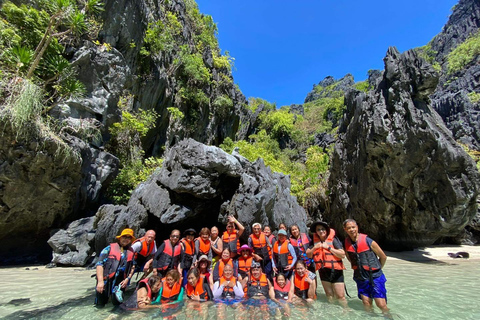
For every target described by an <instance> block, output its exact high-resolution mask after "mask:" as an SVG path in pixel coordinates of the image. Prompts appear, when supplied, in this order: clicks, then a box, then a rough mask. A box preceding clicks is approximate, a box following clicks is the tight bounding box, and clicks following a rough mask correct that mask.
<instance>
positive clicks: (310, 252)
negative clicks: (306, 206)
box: [307, 221, 347, 307]
mask: <svg viewBox="0 0 480 320" xmlns="http://www.w3.org/2000/svg"><path fill="white" fill-rule="evenodd" d="M310 231H311V232H312V234H313V240H312V242H311V244H310V247H309V248H308V249H307V256H308V257H309V258H313V261H314V262H315V270H318V274H319V276H320V280H321V282H322V286H323V290H324V291H325V295H326V296H327V299H328V301H329V302H333V301H334V299H335V297H336V298H337V299H338V302H339V303H340V304H341V305H342V306H343V307H347V300H346V299H345V283H344V277H343V270H344V269H345V267H344V265H343V262H342V259H343V258H345V250H343V245H342V243H341V242H340V240H338V238H337V237H336V235H335V230H334V229H332V228H330V227H329V225H328V224H327V223H326V222H323V221H317V222H315V223H313V224H312V225H311V226H310Z"/></svg>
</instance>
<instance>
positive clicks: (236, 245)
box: [222, 230, 240, 253]
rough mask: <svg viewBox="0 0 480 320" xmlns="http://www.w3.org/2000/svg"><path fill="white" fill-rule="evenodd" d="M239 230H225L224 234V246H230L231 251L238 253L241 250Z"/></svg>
mask: <svg viewBox="0 0 480 320" xmlns="http://www.w3.org/2000/svg"><path fill="white" fill-rule="evenodd" d="M237 234H238V230H234V231H233V232H232V233H228V231H225V232H224V233H223V236H222V241H223V248H224V249H225V248H229V249H230V252H232V253H237V252H238V250H240V240H239V239H238V236H237Z"/></svg>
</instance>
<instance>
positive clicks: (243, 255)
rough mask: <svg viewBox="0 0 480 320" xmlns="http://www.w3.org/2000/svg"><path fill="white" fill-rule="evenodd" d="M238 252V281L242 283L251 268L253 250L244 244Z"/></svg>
mask: <svg viewBox="0 0 480 320" xmlns="http://www.w3.org/2000/svg"><path fill="white" fill-rule="evenodd" d="M238 252H239V253H240V256H239V257H238V260H237V265H238V279H239V280H240V281H242V279H246V278H247V276H248V273H249V272H250V268H251V267H252V263H253V261H254V260H253V256H252V252H253V249H252V248H250V247H249V246H248V245H246V244H244V245H242V246H241V247H240V249H239V250H238Z"/></svg>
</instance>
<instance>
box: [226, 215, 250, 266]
mask: <svg viewBox="0 0 480 320" xmlns="http://www.w3.org/2000/svg"><path fill="white" fill-rule="evenodd" d="M235 225H236V226H237V227H238V230H236V229H235ZM244 231H245V228H244V226H243V225H242V224H241V223H240V222H238V220H237V219H235V217H234V216H232V215H229V216H228V223H227V231H225V232H224V233H223V236H222V241H223V248H227V247H228V248H229V249H230V256H231V257H232V258H235V257H236V256H237V251H238V249H240V236H241V235H242V234H243V232H244Z"/></svg>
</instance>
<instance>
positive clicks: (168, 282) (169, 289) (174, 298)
mask: <svg viewBox="0 0 480 320" xmlns="http://www.w3.org/2000/svg"><path fill="white" fill-rule="evenodd" d="M182 300H183V287H182V277H181V276H180V273H179V272H178V270H170V271H168V272H167V274H166V275H165V278H163V279H162V288H161V289H160V291H159V292H158V297H157V299H155V301H154V302H152V304H166V303H176V302H180V301H182Z"/></svg>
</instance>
